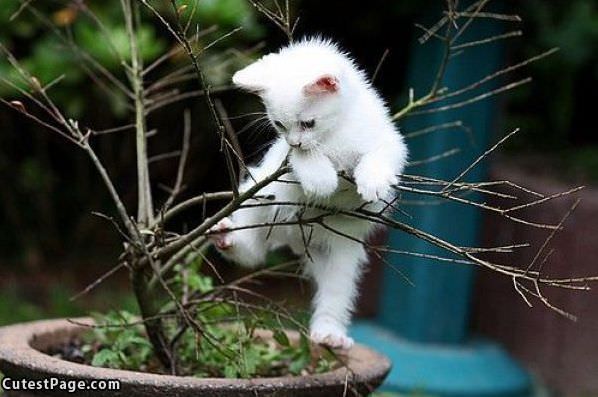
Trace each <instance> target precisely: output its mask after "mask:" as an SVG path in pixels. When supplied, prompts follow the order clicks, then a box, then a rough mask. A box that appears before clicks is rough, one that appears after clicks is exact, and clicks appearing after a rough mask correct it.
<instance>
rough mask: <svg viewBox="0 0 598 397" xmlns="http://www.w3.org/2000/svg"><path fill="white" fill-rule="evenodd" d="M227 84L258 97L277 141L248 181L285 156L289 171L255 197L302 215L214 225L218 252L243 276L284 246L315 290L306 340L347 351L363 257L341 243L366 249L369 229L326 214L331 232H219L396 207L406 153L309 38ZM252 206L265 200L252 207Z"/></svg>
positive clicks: (348, 71) (343, 67) (332, 56)
mask: <svg viewBox="0 0 598 397" xmlns="http://www.w3.org/2000/svg"><path fill="white" fill-rule="evenodd" d="M233 82H234V83H235V84H236V85H237V86H239V87H241V88H243V89H246V90H250V91H253V92H255V93H257V94H258V95H259V96H260V97H261V99H262V100H263V102H264V104H265V106H266V111H267V114H268V118H269V119H270V121H271V123H272V125H273V126H274V127H275V128H276V130H277V131H278V133H279V137H278V139H276V140H275V141H274V143H273V145H272V146H271V147H270V149H269V150H268V152H267V154H266V155H265V157H264V159H263V160H262V161H261V163H260V164H259V165H258V166H257V167H255V168H252V169H250V172H251V175H252V176H253V178H254V179H255V180H258V181H259V180H262V179H264V178H265V177H267V176H268V175H270V174H271V173H272V172H274V171H276V170H277V169H278V168H279V167H280V166H281V164H282V163H283V162H284V161H285V159H287V156H288V160H289V164H290V165H291V168H292V172H291V173H290V174H287V175H285V176H284V177H283V178H281V179H283V180H285V181H293V182H295V183H288V182H275V183H271V184H270V185H268V186H267V187H265V188H263V189H262V190H261V191H260V192H259V194H260V195H272V196H275V197H276V200H277V201H279V202H280V201H285V202H292V203H306V205H307V209H305V208H302V207H300V206H292V205H280V206H263V207H253V208H244V209H239V210H237V211H235V212H234V213H233V214H232V216H231V218H230V219H224V220H223V221H221V222H220V223H219V224H218V225H216V227H215V230H222V231H223V233H221V234H217V235H214V236H213V241H214V244H215V245H216V247H217V248H218V249H219V250H220V252H221V253H222V254H223V255H225V256H226V257H227V258H229V259H231V260H232V261H234V262H236V263H238V264H240V265H244V266H249V267H253V266H257V265H260V264H262V263H263V262H264V258H265V256H266V253H267V252H268V251H269V250H271V249H275V248H277V247H281V246H289V247H290V248H291V249H292V251H293V252H294V253H295V254H297V255H300V256H302V257H303V258H305V270H306V273H307V274H308V275H310V276H311V277H313V279H314V280H315V284H316V289H317V292H316V294H315V297H314V300H313V315H312V319H311V326H310V330H311V339H312V341H314V342H316V343H322V344H325V345H328V346H330V347H334V348H349V347H351V345H352V344H353V340H352V339H351V338H349V337H348V336H347V326H348V324H349V322H350V317H351V311H352V309H353V304H354V300H355V297H356V295H357V282H358V279H359V277H360V274H361V267H362V264H363V263H364V262H365V261H366V252H365V250H364V247H363V246H362V244H360V243H358V242H356V241H354V240H352V239H350V238H347V237H346V236H347V235H349V236H352V237H353V238H355V239H356V240H359V241H363V240H365V239H366V238H367V235H368V234H369V233H370V232H371V231H372V229H373V228H374V225H372V224H371V223H369V222H367V221H364V220H360V219H355V218H352V217H348V216H343V215H332V216H327V217H326V218H324V220H323V222H324V223H325V225H326V226H327V227H328V228H325V227H323V226H322V225H319V224H314V225H308V226H305V225H304V226H303V228H301V227H300V226H298V225H284V226H275V227H274V229H273V230H271V231H269V230H268V228H265V227H261V228H250V229H244V230H237V231H231V232H228V233H227V232H226V230H225V229H228V228H238V227H243V226H248V225H254V224H261V223H268V222H281V221H285V220H286V221H293V220H297V219H298V217H303V219H307V218H311V217H313V216H317V215H319V214H322V213H324V211H322V210H321V209H317V208H314V207H313V205H314V204H315V205H320V207H321V206H323V205H325V206H327V207H334V208H340V209H348V210H351V209H355V208H357V207H359V206H361V205H363V204H364V202H371V203H370V204H368V208H370V209H380V208H382V207H383V206H384V205H385V204H384V202H383V201H385V200H391V199H392V196H393V195H392V189H391V185H393V184H396V183H397V182H398V179H397V176H396V175H398V174H400V173H401V172H402V170H403V167H404V165H405V161H406V158H407V148H406V146H405V144H404V142H403V139H402V137H401V135H399V133H398V131H397V129H396V128H395V126H394V125H393V123H392V121H391V119H390V116H389V113H388V111H387V109H386V106H385V104H384V102H383V101H382V99H381V98H380V97H379V96H378V94H377V93H376V91H375V90H374V88H372V86H371V85H370V83H369V82H368V80H367V78H366V77H365V75H364V73H363V72H362V71H361V70H359V69H358V67H357V66H356V65H355V64H354V62H353V61H352V60H351V59H350V58H349V57H348V56H347V54H345V53H342V52H341V51H339V50H338V48H337V47H336V46H335V45H334V44H333V43H331V42H330V41H325V40H321V39H309V40H304V41H301V42H299V43H295V44H292V45H289V46H288V47H285V48H282V49H281V50H280V51H278V52H277V53H272V54H269V55H266V56H264V57H262V58H261V59H260V60H258V61H256V62H254V63H253V64H251V65H249V66H247V67H246V68H245V69H243V70H240V71H239V72H237V73H236V74H235V75H234V76H233ZM341 171H344V172H345V173H346V174H347V175H349V176H352V177H353V178H354V180H355V185H353V184H351V183H349V182H347V181H346V180H345V179H343V178H339V176H338V173H339V172H341ZM254 179H251V178H249V179H248V180H246V181H245V182H244V183H242V184H241V186H240V190H241V191H246V190H247V189H248V188H250V187H251V186H252V185H253V184H254ZM297 182H298V183H297ZM258 202H263V200H262V201H260V200H251V201H249V202H248V203H258ZM310 204H311V205H312V206H311V207H310ZM302 229H303V230H302ZM331 229H332V230H334V231H338V232H339V233H335V232H334V231H332V230H331ZM341 234H344V235H345V236H342V235H341ZM306 245H307V247H306Z"/></svg>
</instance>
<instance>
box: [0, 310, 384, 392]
mask: <svg viewBox="0 0 598 397" xmlns="http://www.w3.org/2000/svg"><path fill="white" fill-rule="evenodd" d="M77 321H78V322H81V321H90V320H89V319H77ZM84 330H85V328H84V327H81V326H77V325H74V324H72V323H69V322H68V321H66V320H64V319H59V320H46V321H36V322H31V323H24V324H17V325H12V326H8V327H3V328H0V371H2V372H3V373H4V375H5V377H7V378H11V379H27V380H42V381H43V380H44V379H50V378H56V379H60V380H61V381H75V380H76V381H79V380H84V381H92V380H118V381H120V390H117V391H114V390H112V391H97V390H93V391H84V390H78V391H77V392H75V393H69V392H68V391H65V390H57V389H55V390H43V391H36V392H28V393H22V392H18V393H17V392H14V391H13V392H7V395H8V396H20V397H25V396H34V395H39V396H66V395H68V396H96V397H99V396H127V397H137V396H145V397H149V396H177V397H187V396H189V397H190V396H206V397H216V396H218V397H232V396H235V397H244V396H247V397H250V396H251V397H256V396H259V397H278V396H280V397H283V396H284V397H287V396H291V397H304V396H305V397H308V396H309V397H320V396H321V397H335V396H339V397H340V396H344V395H346V396H358V395H367V394H368V393H369V392H371V391H373V390H374V389H375V388H376V387H378V386H379V385H380V383H382V381H383V380H384V378H385V377H386V375H387V374H388V371H389V370H390V362H389V360H388V359H387V358H386V357H384V356H382V355H380V354H378V353H376V352H374V351H372V350H370V349H368V348H366V347H364V346H360V345H356V346H355V347H353V348H352V349H351V350H350V351H349V352H348V354H347V356H348V357H347V367H348V368H340V369H337V370H334V371H331V372H328V373H324V374H318V375H310V376H296V377H277V378H259V379H244V380H241V379H219V378H218V379H207V378H206V379H199V378H193V377H177V376H167V375H155V374H148V373H141V372H133V371H120V370H113V369H105V368H96V367H91V366H87V365H80V364H75V363H71V362H68V361H64V360H60V359H57V358H54V357H51V356H48V355H46V354H44V353H41V352H40V350H45V349H47V348H49V347H51V346H53V345H54V346H56V345H58V344H60V343H63V342H65V341H68V340H70V339H71V338H73V337H75V336H76V335H78V334H80V333H81V332H83V331H84ZM347 380H349V382H348V385H347Z"/></svg>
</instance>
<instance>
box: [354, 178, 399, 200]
mask: <svg viewBox="0 0 598 397" xmlns="http://www.w3.org/2000/svg"><path fill="white" fill-rule="evenodd" d="M398 182H399V180H398V178H397V177H396V176H395V175H384V174H382V173H376V172H372V173H370V174H363V173H361V174H357V175H355V183H356V184H357V193H359V195H360V196H361V198H363V199H364V200H365V201H367V202H372V201H377V200H379V199H381V198H384V197H387V196H388V195H389V194H390V191H391V189H392V187H391V186H392V185H396V184H397V183H398Z"/></svg>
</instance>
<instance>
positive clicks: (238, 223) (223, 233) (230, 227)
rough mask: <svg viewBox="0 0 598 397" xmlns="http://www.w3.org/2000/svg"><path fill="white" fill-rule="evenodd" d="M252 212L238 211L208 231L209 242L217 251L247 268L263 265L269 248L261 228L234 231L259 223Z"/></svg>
mask: <svg viewBox="0 0 598 397" xmlns="http://www.w3.org/2000/svg"><path fill="white" fill-rule="evenodd" d="M252 212H256V211H255V210H251V209H250V210H239V211H237V212H235V213H234V214H233V216H232V217H231V218H223V219H222V220H221V221H220V222H218V223H217V224H216V225H215V226H214V227H212V228H211V229H210V232H211V234H210V241H211V242H212V244H214V246H215V247H216V248H217V249H218V251H219V252H220V253H221V254H222V255H223V256H224V257H225V258H227V259H229V260H231V261H232V262H235V263H237V264H239V265H241V266H244V267H249V268H254V267H257V266H260V265H262V264H264V261H265V259H266V254H267V252H268V248H269V245H268V244H267V241H266V238H265V237H264V234H265V232H264V231H263V230H261V229H262V228H247V229H241V230H235V228H243V227H245V226H247V225H254V224H256V223H259V219H258V218H257V217H256V216H255V214H253V213H252Z"/></svg>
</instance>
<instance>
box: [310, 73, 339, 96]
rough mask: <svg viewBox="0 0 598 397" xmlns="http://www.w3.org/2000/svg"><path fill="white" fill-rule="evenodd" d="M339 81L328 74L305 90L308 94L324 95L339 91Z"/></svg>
mask: <svg viewBox="0 0 598 397" xmlns="http://www.w3.org/2000/svg"><path fill="white" fill-rule="evenodd" d="M338 88H339V84H338V79H337V78H336V77H334V76H332V75H329V74H326V75H324V76H321V77H319V78H318V79H317V80H316V81H315V82H313V83H311V84H308V85H306V86H305V87H304V88H303V90H304V91H305V93H306V94H324V93H332V92H336V91H338Z"/></svg>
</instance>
